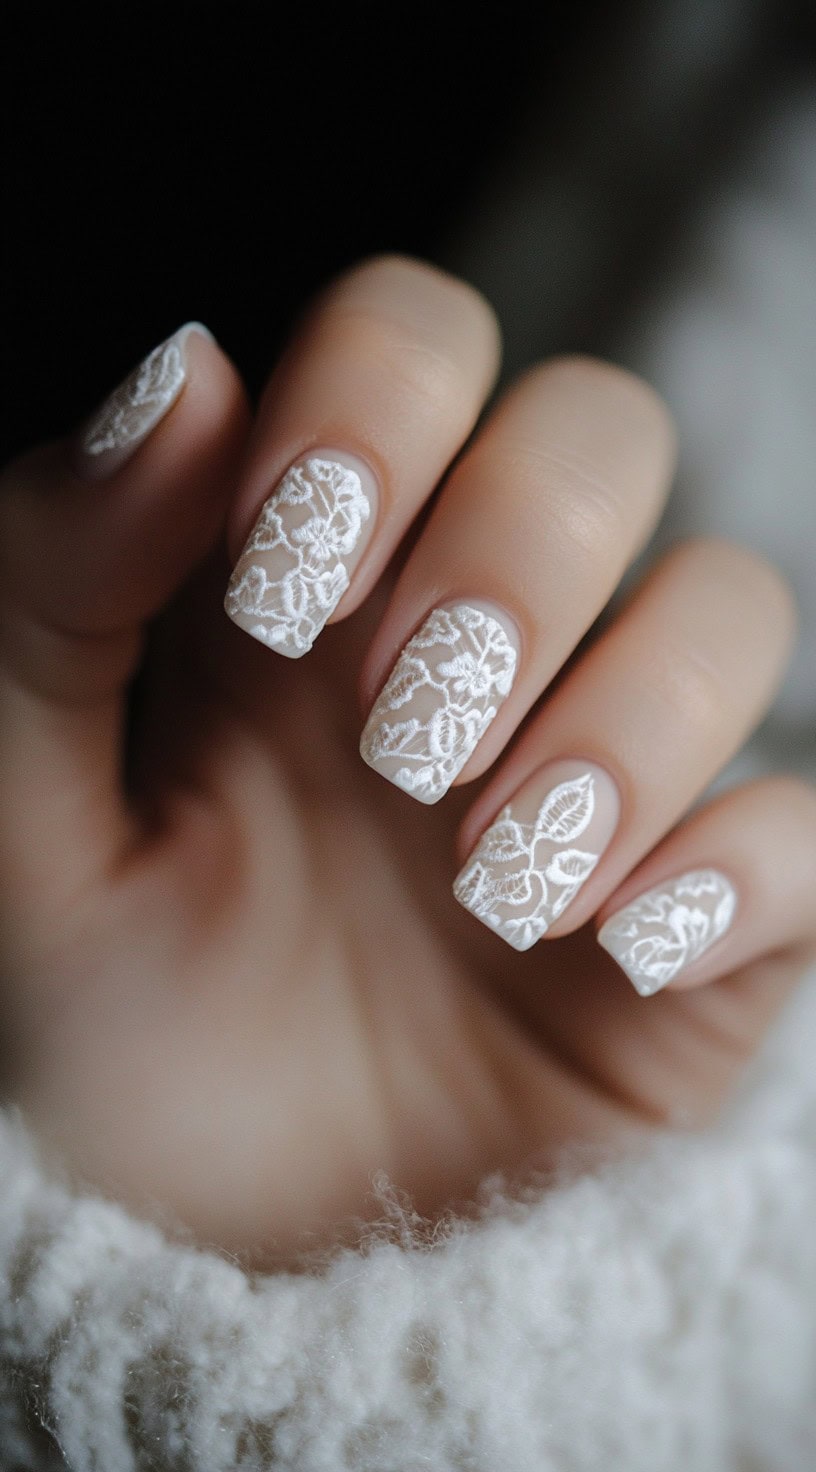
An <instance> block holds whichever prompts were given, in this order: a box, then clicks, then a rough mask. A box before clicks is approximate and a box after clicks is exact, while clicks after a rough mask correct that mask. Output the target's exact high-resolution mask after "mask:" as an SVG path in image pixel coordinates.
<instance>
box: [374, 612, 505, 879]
mask: <svg viewBox="0 0 816 1472" xmlns="http://www.w3.org/2000/svg"><path fill="white" fill-rule="evenodd" d="M517 659H518V656H517V653H516V649H515V646H514V644H513V643H512V641H511V639H510V637H509V635H508V632H507V630H506V629H505V627H504V625H503V624H502V623H500V622H499V620H498V619H497V618H493V616H492V615H491V614H489V613H487V612H486V611H485V610H484V609H482V608H477V607H472V606H471V605H470V604H467V603H457V604H454V605H453V606H451V607H449V608H437V609H434V611H433V613H431V614H430V615H429V617H428V618H427V619H426V620H425V623H424V624H423V625H422V627H421V628H420V629H419V630H418V631H417V633H416V634H415V635H414V637H413V638H412V639H410V640H409V642H408V644H407V645H406V647H405V649H404V650H403V652H402V654H401V655H400V657H399V659H398V660H397V663H396V664H395V666H394V669H393V670H392V672H391V675H390V677H389V679H388V681H387V682H386V684H385V686H384V688H383V689H382V691H381V692H380V695H379V696H378V698H377V700H376V702H375V704H374V708H373V710H372V711H371V714H370V716H369V718H368V721H367V722H366V727H365V730H364V731H363V735H362V738H361V741H360V754H361V755H362V757H363V759H364V761H366V762H368V765H369V766H370V767H374V768H375V770H377V771H379V772H380V773H381V774H382V775H383V776H384V777H387V778H388V780H389V781H391V782H393V783H395V785H396V786H397V787H401V788H402V789H403V790H404V791H405V792H410V793H411V794H412V796H413V797H417V798H419V800H420V801H421V802H429V803H430V802H436V801H437V799H438V798H440V797H442V796H443V795H444V793H445V792H447V790H448V788H449V787H450V785H451V783H452V782H453V780H454V778H455V777H456V776H457V774H458V773H459V772H460V771H461V770H462V768H463V766H464V765H465V762H466V761H467V760H468V757H469V756H470V755H471V753H472V752H473V750H474V748H475V747H476V745H477V743H478V742H479V741H480V740H481V738H482V736H483V735H484V732H485V731H486V730H487V728H488V726H489V725H490V722H491V721H492V720H493V718H494V716H495V715H496V712H497V710H498V708H499V706H500V705H501V703H502V701H503V700H504V698H505V696H506V695H507V693H508V691H509V690H510V687H511V685H512V683H513V679H514V676H515V672H516V663H517ZM397 710H399V711H401V712H403V711H404V719H403V720H402V721H401V722H400V723H399V724H396V725H395V724H392V722H391V720H390V717H391V715H392V714H393V712H394V711H397ZM519 852H521V850H519Z"/></svg>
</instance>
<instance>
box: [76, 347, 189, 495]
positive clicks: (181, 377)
mask: <svg viewBox="0 0 816 1472" xmlns="http://www.w3.org/2000/svg"><path fill="white" fill-rule="evenodd" d="M192 333H199V334H200V336H202V337H207V338H209V339H210V341H212V340H213V337H212V333H211V332H210V331H209V329H208V328H206V327H205V326H204V325H203V323H201V322H186V323H185V324H184V326H183V327H180V328H179V329H178V332H174V333H173V336H172V337H168V338H167V339H166V341H165V342H162V343H159V346H158V347H157V348H154V349H153V352H152V353H149V354H148V356H147V357H146V358H145V359H144V360H143V361H142V362H141V363H140V364H139V365H138V367H137V368H134V370H133V372H132V373H131V374H129V375H128V377H127V378H126V379H125V380H124V382H123V383H121V384H120V385H119V387H118V388H116V389H114V391H113V393H112V394H111V395H110V397H109V398H107V399H106V400H105V402H104V403H103V404H102V405H101V406H100V408H99V409H97V410H96V412H95V413H94V414H92V415H91V417H90V419H88V420H87V422H86V423H85V424H84V425H83V427H82V429H81V430H80V432H79V434H78V435H77V438H76V440H75V443H74V447H73V461H74V466H75V468H76V470H77V472H78V474H79V475H81V476H83V477H84V478H85V479H86V480H106V479H107V478H108V476H111V475H113V474H114V473H115V472H116V471H117V470H119V469H120V467H121V466H122V465H124V464H125V463H126V461H128V460H129V459H130V457H131V455H134V454H135V453H136V451H137V450H138V448H139V446H140V445H141V444H142V443H143V442H144V440H146V439H147V437H148V435H149V434H151V433H152V432H153V430H154V429H155V428H156V425H157V424H158V423H159V422H160V421H161V420H162V419H163V418H164V416H165V414H166V413H167V412H168V410H169V409H171V408H172V407H173V405H174V404H175V402H176V400H177V399H178V397H179V395H180V394H181V393H182V391H183V389H184V386H185V384H186V382H187V373H188V363H187V351H186V348H187V342H188V340H189V337H190V335H191V334H192Z"/></svg>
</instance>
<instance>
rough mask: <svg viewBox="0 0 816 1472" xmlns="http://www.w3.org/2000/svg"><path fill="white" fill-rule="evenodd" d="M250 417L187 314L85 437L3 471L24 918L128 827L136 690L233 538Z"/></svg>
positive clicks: (103, 859)
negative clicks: (196, 576)
mask: <svg viewBox="0 0 816 1472" xmlns="http://www.w3.org/2000/svg"><path fill="white" fill-rule="evenodd" d="M248 419H249V411H248V407H247V403H246V398H245V394H244V390H243V387H242V385H241V382H240V380H239V378H238V375H237V373H236V371H235V369H234V368H233V366H232V364H231V363H230V362H229V360H228V358H227V357H226V356H225V355H224V354H223V353H222V352H221V350H220V349H219V348H218V347H217V345H216V344H215V343H214V341H213V340H212V338H211V337H210V334H209V333H208V332H207V331H206V329H205V328H201V327H200V326H199V325H198V324H195V323H193V324H188V325H187V326H186V327H184V328H182V329H180V330H179V331H178V332H177V333H175V334H174V335H173V336H172V337H171V338H169V339H168V340H167V341H166V342H164V343H162V344H160V346H159V347H158V348H156V349H155V350H154V351H153V352H152V353H150V354H149V355H148V357H147V358H146V359H145V360H144V362H143V363H141V364H140V365H139V367H138V368H137V369H136V370H134V372H133V373H132V374H131V375H130V377H129V378H128V379H127V380H126V381H125V382H124V383H123V384H122V385H121V386H120V388H119V389H117V390H116V391H115V393H114V394H113V395H111V397H110V398H109V399H108V400H106V402H105V403H104V404H103V405H102V407H101V408H100V409H99V410H98V411H97V412H96V413H95V414H93V415H92V416H91V418H90V419H89V420H88V422H87V423H86V424H85V425H84V426H83V427H82V429H81V430H80V431H79V433H78V435H77V436H76V437H75V438H74V439H72V440H71V441H66V442H64V443H59V444H54V445H50V446H47V447H46V448H44V449H40V450H36V451H34V452H33V453H32V454H29V455H26V456H24V457H23V458H21V459H19V460H17V461H15V462H14V463H13V464H12V465H10V466H8V467H7V468H6V470H5V471H4V472H3V476H2V486H1V487H0V559H2V566H1V567H0V805H1V806H2V809H3V823H2V838H0V845H2V849H1V857H2V872H3V878H4V900H5V902H6V903H7V904H8V906H9V907H10V911H12V912H13V913H14V914H15V915H22V914H29V913H32V912H33V913H37V912H38V907H40V906H41V904H42V896H43V894H48V895H49V896H52V897H53V896H58V895H61V894H64V893H65V892H66V891H67V890H69V889H71V888H73V887H75V886H76V884H78V883H81V882H83V880H84V878H85V877H86V876H87V875H88V874H89V873H93V872H96V871H97V870H98V868H99V866H100V865H104V864H105V863H107V862H109V861H110V859H111V856H112V855H115V854H116V853H117V852H118V851H119V849H120V847H121V844H122V843H123V842H124V841H125V840H126V837H127V834H128V832H129V828H130V814H129V812H128V810H127V808H126V806H125V804H124V801H123V798H122V791H121V785H122V784H121V767H122V736H123V717H124V703H123V698H124V693H125V690H126V687H127V685H128V683H129V681H130V679H131V677H132V675H133V673H134V671H135V669H136V667H137V665H138V662H139V659H140V655H141V649H142V641H143V633H144V626H145V624H146V622H147V621H148V620H149V619H150V618H152V617H153V616H154V615H155V614H156V613H157V612H158V611H159V609H160V608H161V607H162V606H163V604H164V603H165V602H166V600H167V599H168V598H169V597H170V595H171V594H172V593H173V592H174V591H175V589H176V588H177V586H179V585H180V583H181V582H182V581H183V580H184V579H185V577H186V576H187V575H188V573H189V572H190V570H191V569H192V567H193V566H194V565H195V564H196V563H197V562H198V561H199V560H200V559H201V558H202V557H203V556H204V554H205V553H206V552H207V550H208V548H209V547H210V545H211V544H212V543H213V542H214V541H215V539H216V537H217V535H218V532H219V530H220V528H221V526H222V523H223V517H224V514H225V508H226V502H227V498H228V496H229V493H230V490H231V487H232V484H233V483H234V479H235V476H236V473H237V466H238V463H239V460H240V456H241V453H242V451H243V449H244V443H245V437H246V432H247V426H248Z"/></svg>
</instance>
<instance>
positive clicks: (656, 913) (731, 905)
mask: <svg viewBox="0 0 816 1472" xmlns="http://www.w3.org/2000/svg"><path fill="white" fill-rule="evenodd" d="M736 901H737V897H736V891H735V889H734V886H733V885H732V884H731V882H730V880H728V879H726V877H725V875H724V874H720V873H719V872H718V871H717V870H716V869H693V870H691V871H690V872H689V873H688V874H682V875H680V877H679V878H677V879H674V880H670V881H668V882H667V883H666V884H662V885H657V886H656V887H655V888H654V889H650V890H647V892H646V893H645V894H642V895H641V896H640V897H639V898H638V899H636V900H633V901H632V903H631V904H629V905H626V906H624V908H623V909H622V910H618V912H617V914H615V915H612V916H610V918H609V919H608V920H607V921H606V924H605V925H603V926H602V927H601V930H600V932H599V934H598V942H599V944H600V945H602V946H603V947H604V950H607V951H608V952H609V954H610V955H611V956H614V958H615V960H616V961H617V963H618V965H619V966H621V967H622V969H623V970H624V971H625V972H626V974H627V976H628V977H629V980H630V981H631V982H632V983H633V985H634V986H635V988H636V990H637V991H638V992H640V995H641V996H642V997H649V996H652V995H653V993H654V992H657V991H660V989H661V987H664V986H665V985H666V983H667V982H669V981H672V980H673V978H674V977H675V976H677V975H678V973H679V972H680V971H682V970H683V968H684V967H686V966H689V965H690V964H691V962H692V961H696V960H697V957H698V956H701V955H702V954H703V952H704V951H707V950H708V948H709V947H710V946H712V945H713V944H714V942H715V941H716V940H719V938H720V936H721V935H724V934H725V932H726V931H727V930H728V928H729V926H730V925H731V922H732V920H733V918H734V913H735V910H736Z"/></svg>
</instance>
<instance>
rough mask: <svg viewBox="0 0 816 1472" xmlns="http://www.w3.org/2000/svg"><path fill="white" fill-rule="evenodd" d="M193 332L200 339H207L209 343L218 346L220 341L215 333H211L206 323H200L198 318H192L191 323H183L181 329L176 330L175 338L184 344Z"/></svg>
mask: <svg viewBox="0 0 816 1472" xmlns="http://www.w3.org/2000/svg"><path fill="white" fill-rule="evenodd" d="M191 332H197V333H198V334H199V336H200V337H205V338H206V339H207V341H208V342H214V343H216V344H217V341H218V339H217V338H216V336H215V333H213V332H211V331H210V329H209V327H208V326H207V324H206V322H199V321H198V319H197V318H192V319H191V320H190V321H189V322H183V323H182V325H181V327H177V328H176V331H175V332H174V333H173V337H174V338H175V339H176V341H177V342H178V341H180V342H181V343H182V344H183V343H184V342H185V341H186V339H187V338H188V337H189V335H190V333H191Z"/></svg>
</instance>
